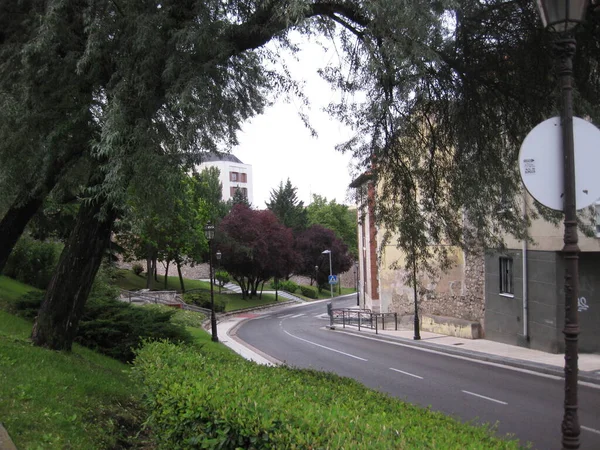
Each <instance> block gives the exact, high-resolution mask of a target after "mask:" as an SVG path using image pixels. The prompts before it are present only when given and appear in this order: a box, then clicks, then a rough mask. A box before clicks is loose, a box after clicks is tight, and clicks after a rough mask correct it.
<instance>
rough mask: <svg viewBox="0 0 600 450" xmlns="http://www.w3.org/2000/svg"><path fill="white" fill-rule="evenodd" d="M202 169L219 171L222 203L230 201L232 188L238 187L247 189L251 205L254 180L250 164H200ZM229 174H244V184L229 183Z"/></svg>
mask: <svg viewBox="0 0 600 450" xmlns="http://www.w3.org/2000/svg"><path fill="white" fill-rule="evenodd" d="M203 167H216V168H218V169H219V171H220V175H219V181H220V182H221V184H222V185H223V201H227V200H230V199H231V198H232V197H233V195H231V188H232V187H240V188H244V187H245V188H246V189H248V201H249V202H250V203H251V204H252V203H253V202H254V189H253V184H254V180H253V177H252V166H251V165H250V164H240V163H236V162H232V161H209V162H205V163H202V164H200V168H201V169H202V168H203ZM230 172H237V173H239V174H242V173H244V174H246V182H245V183H244V182H241V181H239V180H238V181H231V180H230V176H229V174H230Z"/></svg>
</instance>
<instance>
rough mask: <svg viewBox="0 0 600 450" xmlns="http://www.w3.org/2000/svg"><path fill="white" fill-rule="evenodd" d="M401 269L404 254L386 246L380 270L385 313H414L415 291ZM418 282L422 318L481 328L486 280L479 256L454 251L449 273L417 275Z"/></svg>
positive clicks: (382, 301) (403, 264)
mask: <svg viewBox="0 0 600 450" xmlns="http://www.w3.org/2000/svg"><path fill="white" fill-rule="evenodd" d="M434 265H435V263H434ZM404 266H405V255H404V253H403V252H402V251H401V250H398V249H397V248H396V247H395V246H394V245H388V246H386V248H385V252H384V253H383V254H382V255H381V265H380V268H379V270H380V283H381V286H380V293H381V307H382V311H384V312H397V313H399V314H401V315H408V314H413V313H414V289H413V287H412V285H409V284H407V283H406V282H405V280H406V276H407V274H408V273H407V271H406V269H405V268H404ZM394 267H397V268H394ZM418 279H419V286H418V290H417V295H418V303H419V312H420V313H421V314H431V315H436V316H446V317H454V318H457V319H465V320H469V321H474V322H479V323H481V324H482V325H483V319H484V281H485V280H484V258H483V255H482V254H476V253H465V252H463V251H462V250H460V249H458V248H457V249H455V250H454V254H453V265H452V267H451V268H450V269H448V270H447V271H442V270H439V269H438V271H437V273H436V274H433V275H432V274H425V273H420V274H419V275H418Z"/></svg>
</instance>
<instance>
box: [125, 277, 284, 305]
mask: <svg viewBox="0 0 600 450" xmlns="http://www.w3.org/2000/svg"><path fill="white" fill-rule="evenodd" d="M158 279H159V280H160V282H159V283H156V282H155V283H154V285H153V288H155V289H157V290H162V289H163V288H164V276H161V275H159V277H158ZM183 280H184V281H183V282H184V286H185V290H186V292H189V291H194V290H196V289H201V290H202V292H204V293H205V294H206V295H210V294H209V292H210V283H209V282H208V281H198V280H190V279H187V278H184V279H183ZM116 283H117V285H118V286H119V287H120V288H121V289H125V290H127V291H133V290H139V289H145V288H146V278H145V277H144V276H139V275H136V274H135V273H133V271H131V270H126V269H120V270H119V271H118V277H117V281H116ZM167 283H168V290H173V291H177V292H181V289H180V287H181V286H180V284H179V277H168V278H167ZM222 292H224V291H222ZM214 296H215V301H218V300H222V301H223V302H225V311H226V312H230V311H237V310H239V309H246V308H254V307H256V306H263V305H269V304H272V303H275V294H263V295H262V298H260V297H259V296H254V297H253V298H250V299H243V298H242V295H241V294H234V293H227V294H225V293H221V294H219V288H218V286H214ZM283 300H285V299H283V298H280V299H279V301H283Z"/></svg>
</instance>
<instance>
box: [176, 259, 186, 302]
mask: <svg viewBox="0 0 600 450" xmlns="http://www.w3.org/2000/svg"><path fill="white" fill-rule="evenodd" d="M177 275H179V284H180V285H181V293H182V294H185V285H184V284H183V275H182V274H181V264H180V263H179V261H177Z"/></svg>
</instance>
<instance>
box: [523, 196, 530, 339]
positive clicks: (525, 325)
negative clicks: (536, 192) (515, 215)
mask: <svg viewBox="0 0 600 450" xmlns="http://www.w3.org/2000/svg"><path fill="white" fill-rule="evenodd" d="M523 219H525V220H527V191H525V190H523ZM528 237H529V229H527V231H526V232H525V238H524V239H523V337H524V338H525V340H526V341H527V342H529V297H528V288H527V287H528V285H529V282H528V278H527V250H528V248H527V238H528Z"/></svg>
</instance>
